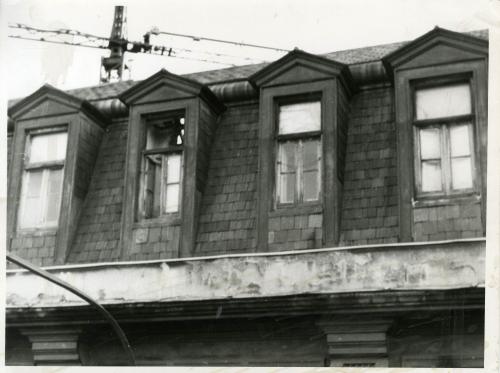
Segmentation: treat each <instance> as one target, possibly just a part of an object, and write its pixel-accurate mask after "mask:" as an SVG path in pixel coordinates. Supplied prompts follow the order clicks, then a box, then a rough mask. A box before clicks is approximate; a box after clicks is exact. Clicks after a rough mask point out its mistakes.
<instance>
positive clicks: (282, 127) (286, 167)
mask: <svg viewBox="0 0 500 373" xmlns="http://www.w3.org/2000/svg"><path fill="white" fill-rule="evenodd" d="M277 139H278V149H277V172H276V197H277V203H278V205H285V204H299V203H305V202H314V201H318V200H319V196H320V191H321V104H320V102H319V101H315V102H307V103H297V104H288V105H280V106H279V116H278V136H277Z"/></svg>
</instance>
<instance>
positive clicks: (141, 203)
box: [135, 109, 187, 223]
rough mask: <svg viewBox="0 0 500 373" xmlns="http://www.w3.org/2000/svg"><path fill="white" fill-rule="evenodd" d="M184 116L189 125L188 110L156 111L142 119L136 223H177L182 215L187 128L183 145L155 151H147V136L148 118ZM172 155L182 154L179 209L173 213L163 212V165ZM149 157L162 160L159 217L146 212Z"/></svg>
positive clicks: (155, 149) (143, 116)
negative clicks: (152, 116)
mask: <svg viewBox="0 0 500 373" xmlns="http://www.w3.org/2000/svg"><path fill="white" fill-rule="evenodd" d="M181 114H182V115H183V117H184V126H186V123H187V113H186V110H182V109H180V110H165V111H161V110H160V111H156V112H151V113H149V112H148V113H145V114H144V115H142V117H141V126H142V127H144V131H142V135H141V136H142V139H141V145H140V146H141V149H142V150H141V161H140V172H139V174H140V180H139V188H138V198H137V205H138V206H137V210H136V219H135V221H136V222H141V223H147V222H149V223H154V222H158V221H159V222H161V221H169V222H172V223H175V222H176V221H177V220H178V219H179V216H180V215H181V214H182V205H183V204H182V199H183V194H184V193H183V180H184V164H185V159H184V158H185V141H186V127H184V128H183V130H184V133H183V143H182V144H181V145H169V146H167V147H162V148H154V149H146V142H147V135H148V128H147V126H148V118H147V117H148V116H149V115H155V116H161V115H165V117H168V116H176V115H181ZM171 154H180V158H181V159H180V177H179V183H178V184H179V195H178V209H177V211H172V212H163V211H162V209H163V206H162V204H163V193H164V190H163V189H164V188H163V186H164V185H165V184H164V180H163V179H164V178H163V175H164V170H163V164H164V163H165V158H168V156H169V155H171ZM148 155H159V156H161V159H162V178H161V186H160V188H161V190H160V213H159V215H158V216H152V217H147V216H146V211H145V200H146V157H147V156H148Z"/></svg>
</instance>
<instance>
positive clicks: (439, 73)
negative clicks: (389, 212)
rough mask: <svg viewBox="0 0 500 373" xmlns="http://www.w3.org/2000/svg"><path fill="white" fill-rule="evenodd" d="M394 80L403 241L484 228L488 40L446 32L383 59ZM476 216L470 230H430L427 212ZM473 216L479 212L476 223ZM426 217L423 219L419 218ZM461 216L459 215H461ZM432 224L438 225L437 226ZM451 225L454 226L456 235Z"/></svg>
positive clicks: (421, 39)
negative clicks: (463, 212)
mask: <svg viewBox="0 0 500 373" xmlns="http://www.w3.org/2000/svg"><path fill="white" fill-rule="evenodd" d="M383 63H384V66H385V68H386V70H387V71H388V73H389V75H390V76H392V77H393V79H394V95H395V114H396V128H397V136H398V153H399V156H398V173H399V178H398V179H399V184H400V201H399V207H400V219H399V221H400V240H402V241H410V240H425V239H431V240H433V239H438V238H439V235H440V234H442V232H441V231H443V230H445V231H446V232H447V233H446V234H447V236H446V238H455V237H457V238H458V237H462V235H463V233H462V231H466V232H470V233H469V234H472V237H473V236H477V235H479V236H481V235H482V234H484V229H485V206H486V205H485V204H486V149H487V92H488V79H487V71H488V41H487V40H485V39H483V38H478V37H475V36H471V35H467V34H462V33H457V32H453V31H449V30H445V29H442V28H439V27H436V28H435V29H433V30H431V31H430V32H428V33H426V34H424V35H423V36H421V37H419V38H417V39H415V40H414V41H412V42H410V43H408V44H406V45H405V46H403V47H401V48H400V49H398V50H396V51H394V52H393V53H391V54H389V55H387V56H386V57H385V58H384V59H383ZM433 208H434V209H435V208H439V209H440V210H441V211H443V214H444V215H445V216H446V215H449V213H448V212H447V210H451V209H454V210H455V211H458V212H459V215H460V214H461V211H465V210H467V211H469V212H468V215H467V219H463V220H469V223H468V226H467V227H460V226H457V225H458V224H449V223H447V222H443V223H442V224H446V226H443V227H437V229H438V231H440V232H437V233H436V232H434V233H433V232H430V231H427V230H426V229H425V227H426V224H427V226H429V224H428V223H429V222H430V221H423V222H422V221H421V218H420V216H430V215H428V214H427V210H428V209H433ZM470 211H476V212H477V213H475V214H473V215H474V216H471V213H470ZM417 215H418V216H419V218H418V219H416V218H415V217H416V216H417ZM459 217H460V216H459ZM430 225H433V224H430ZM450 226H453V227H455V228H454V229H455V231H454V230H453V229H451V230H450V228H449V227H450Z"/></svg>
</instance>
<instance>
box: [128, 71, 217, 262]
mask: <svg viewBox="0 0 500 373" xmlns="http://www.w3.org/2000/svg"><path fill="white" fill-rule="evenodd" d="M120 100H121V101H122V102H124V103H125V104H126V105H127V106H128V107H129V126H128V144H127V146H128V151H127V159H126V176H125V177H126V182H125V196H126V197H125V198H124V203H123V217H122V234H121V239H122V246H123V248H124V252H123V255H124V256H125V257H127V258H133V257H134V255H135V254H137V253H139V252H141V254H143V255H144V254H145V251H148V250H152V251H153V250H154V251H155V252H156V253H158V249H154V248H153V247H154V245H157V246H158V245H161V247H162V250H160V251H161V253H159V255H161V256H163V257H178V256H189V255H191V252H192V250H193V246H194V237H195V229H196V219H197V216H198V208H199V202H200V201H199V199H200V198H201V194H202V192H203V190H204V184H205V181H206V173H207V170H206V167H207V164H206V160H207V159H208V155H209V153H208V152H209V151H210V149H209V146H210V144H211V140H212V136H213V134H214V132H215V125H216V119H217V117H218V115H219V114H220V113H221V112H222V111H223V110H224V109H225V107H224V105H223V104H222V103H220V102H219V101H218V99H217V98H216V97H215V95H214V94H213V93H212V92H211V91H210V89H208V88H207V87H206V86H204V85H202V84H199V83H198V82H195V81H192V80H189V79H186V78H183V77H180V76H177V75H174V74H171V73H169V72H167V71H166V70H160V71H159V72H158V73H156V74H154V75H153V76H151V77H150V78H148V79H146V80H144V81H142V82H140V83H138V84H136V85H135V86H133V87H131V88H130V89H128V90H127V91H125V92H123V93H122V94H121V95H120ZM158 230H162V231H164V232H165V234H162V235H161V238H160V240H159V242H158V240H157V239H156V238H154V240H151V237H152V234H150V232H151V231H155V232H157V231H158ZM181 232H182V234H181Z"/></svg>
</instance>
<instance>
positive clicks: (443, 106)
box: [413, 81, 477, 198]
mask: <svg viewBox="0 0 500 373" xmlns="http://www.w3.org/2000/svg"><path fill="white" fill-rule="evenodd" d="M471 96H472V95H471V89H470V84H469V83H468V82H466V81H458V82H457V81H454V82H447V83H445V84H440V85H432V86H428V85H423V86H422V85H415V87H414V95H413V100H414V120H413V128H414V150H415V189H416V197H417V198H426V197H442V196H453V195H462V194H470V193H472V192H474V191H475V189H477V188H476V171H475V156H474V153H475V152H474V115H473V105H472V98H471Z"/></svg>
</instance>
